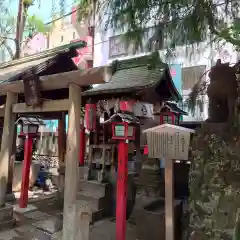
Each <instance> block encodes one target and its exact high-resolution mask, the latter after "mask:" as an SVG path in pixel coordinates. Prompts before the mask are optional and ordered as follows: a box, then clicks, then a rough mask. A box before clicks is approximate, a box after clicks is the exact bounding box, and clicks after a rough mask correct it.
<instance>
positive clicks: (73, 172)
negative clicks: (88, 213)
mask: <svg viewBox="0 0 240 240" xmlns="http://www.w3.org/2000/svg"><path fill="white" fill-rule="evenodd" d="M80 93H81V87H79V86H77V85H75V84H70V86H69V112H68V132H67V151H66V163H65V187H64V211H63V238H62V239H63V240H76V239H77V238H76V234H77V231H78V228H79V226H78V222H77V207H78V206H77V185H78V181H79V176H78V175H79V172H78V171H79V170H78V168H79V152H80V124H81V115H80V106H81V94H80Z"/></svg>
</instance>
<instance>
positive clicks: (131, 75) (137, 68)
mask: <svg viewBox="0 0 240 240" xmlns="http://www.w3.org/2000/svg"><path fill="white" fill-rule="evenodd" d="M112 71H113V76H112V78H111V80H110V81H109V82H108V83H104V84H99V85H98V86H96V87H94V88H93V89H91V90H88V91H85V92H84V94H85V95H99V94H112V93H123V92H132V91H138V90H142V89H147V88H151V87H156V86H158V84H159V83H160V82H161V81H168V83H169V84H168V85H169V86H170V87H171V89H170V91H171V92H172V95H174V96H175V97H174V98H175V99H176V100H180V99H181V96H180V94H179V93H178V91H177V90H176V88H175V86H174V83H173V81H172V79H171V75H170V73H169V69H168V65H167V64H165V63H163V62H162V61H161V60H160V58H159V55H158V54H157V55H156V54H155V53H154V54H151V55H147V56H143V57H139V58H131V59H127V60H123V61H115V62H113V64H112Z"/></svg>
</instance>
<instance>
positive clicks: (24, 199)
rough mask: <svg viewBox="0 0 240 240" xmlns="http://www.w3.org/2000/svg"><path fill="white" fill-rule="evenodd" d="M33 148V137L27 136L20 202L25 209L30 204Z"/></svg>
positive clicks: (20, 205)
mask: <svg viewBox="0 0 240 240" xmlns="http://www.w3.org/2000/svg"><path fill="white" fill-rule="evenodd" d="M32 146H33V137H32V136H31V135H27V136H26V139H25V145H24V161H23V167H22V185H21V195H20V201H19V207H20V208H25V207H27V203H28V188H29V173H30V166H31V161H32Z"/></svg>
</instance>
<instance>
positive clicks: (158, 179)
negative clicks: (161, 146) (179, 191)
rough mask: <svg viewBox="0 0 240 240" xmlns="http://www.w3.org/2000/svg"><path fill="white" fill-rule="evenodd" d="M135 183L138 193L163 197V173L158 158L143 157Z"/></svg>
mask: <svg viewBox="0 0 240 240" xmlns="http://www.w3.org/2000/svg"><path fill="white" fill-rule="evenodd" d="M136 183H137V188H138V193H139V194H140V195H145V196H149V197H164V175H163V174H162V172H161V169H160V162H159V160H157V159H144V160H143V163H142V169H141V171H140V174H139V178H138V179H137V180H136Z"/></svg>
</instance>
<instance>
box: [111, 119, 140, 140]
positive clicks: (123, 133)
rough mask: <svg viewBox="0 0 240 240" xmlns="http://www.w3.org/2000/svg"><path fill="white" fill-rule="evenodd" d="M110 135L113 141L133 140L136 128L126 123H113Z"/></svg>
mask: <svg viewBox="0 0 240 240" xmlns="http://www.w3.org/2000/svg"><path fill="white" fill-rule="evenodd" d="M112 135H113V136H112V139H115V140H135V136H136V128H135V127H134V126H132V125H129V124H128V123H126V122H113V123H112Z"/></svg>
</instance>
